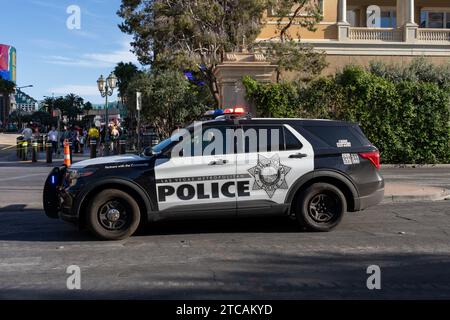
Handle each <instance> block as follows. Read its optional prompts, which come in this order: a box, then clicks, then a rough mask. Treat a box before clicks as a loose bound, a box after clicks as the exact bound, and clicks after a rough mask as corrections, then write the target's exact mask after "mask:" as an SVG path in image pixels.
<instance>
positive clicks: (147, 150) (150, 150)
mask: <svg viewBox="0 0 450 320" xmlns="http://www.w3.org/2000/svg"><path fill="white" fill-rule="evenodd" d="M158 154H160V152H155V151H154V150H153V148H152V147H147V148H145V149H144V155H145V156H147V157H151V156H156V155H158Z"/></svg>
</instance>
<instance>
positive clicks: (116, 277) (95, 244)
mask: <svg viewBox="0 0 450 320" xmlns="http://www.w3.org/2000/svg"><path fill="white" fill-rule="evenodd" d="M49 170H50V168H48V167H45V166H41V167H34V166H33V167H32V166H31V165H30V166H26V167H24V166H23V165H16V166H12V165H8V166H6V165H3V166H2V165H0V299H5V298H9V299H22V298H28V299H36V298H44V299H55V298H63V299H71V298H81V299H92V298H117V299H125V298H148V299H155V298H160V299H175V298H181V299H216V298H226V299H243V298H257V299H312V298H319V299H330V298H358V299H360V298H369V299H380V298H400V299H412V298H414V299H415V298H425V299H436V298H437V299H442V298H446V299H449V298H450V245H449V244H450V219H449V216H450V202H449V201H442V202H433V203H431V202H429V203H409V204H386V205H380V206H377V207H375V208H372V209H369V210H367V211H365V212H363V213H358V214H348V215H347V216H346V217H345V219H344V221H343V223H342V224H341V226H340V227H339V228H338V229H337V230H335V231H334V232H331V233H326V234H324V233H307V232H300V231H299V230H298V228H297V227H296V225H295V223H294V222H293V221H291V220H289V219H287V218H286V219H267V218H265V219H253V220H247V219H246V220H216V221H191V222H170V223H158V224H154V225H152V226H150V227H149V228H147V229H145V230H143V231H141V232H140V233H139V234H138V235H137V236H134V237H132V238H130V239H128V240H125V241H120V242H99V241H97V240H95V239H93V238H92V237H91V236H90V235H89V234H88V233H86V232H79V231H78V230H76V229H75V228H74V227H72V226H71V225H68V224H66V223H64V222H62V221H58V220H50V219H48V218H47V217H46V216H45V215H44V213H43V212H42V210H39V203H40V197H41V188H42V183H43V181H44V179H45V176H46V174H47V173H48V171H49ZM402 170H403V169H402ZM395 174H397V173H395V172H392V173H391V174H390V175H388V177H387V178H388V179H390V178H389V177H391V176H394V175H395ZM424 174H425V176H426V174H429V173H424ZM443 174H444V173H440V172H438V173H437V174H436V175H437V176H443ZM437 178H438V177H437ZM392 179H394V178H392ZM446 181H447V180H445V178H444V181H443V182H444V183H445V182H446ZM34 206H36V207H35V208H34ZM70 265H77V266H79V267H80V269H81V290H75V291H71V290H68V289H67V288H66V280H67V277H68V276H69V274H66V268H67V267H68V266H70ZM369 265H378V266H379V267H380V268H381V286H382V287H381V290H375V291H371V290H368V289H367V287H366V280H367V277H368V276H369V275H368V274H367V273H366V269H367V267H368V266H369Z"/></svg>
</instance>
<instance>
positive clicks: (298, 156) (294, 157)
mask: <svg viewBox="0 0 450 320" xmlns="http://www.w3.org/2000/svg"><path fill="white" fill-rule="evenodd" d="M307 156H308V155H307V154H306V153H295V154H291V155H290V156H289V158H290V159H302V158H306V157H307Z"/></svg>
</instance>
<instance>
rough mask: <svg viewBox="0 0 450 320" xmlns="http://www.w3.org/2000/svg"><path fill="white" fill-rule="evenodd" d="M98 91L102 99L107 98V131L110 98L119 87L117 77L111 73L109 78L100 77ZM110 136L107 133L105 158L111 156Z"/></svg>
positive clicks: (107, 127)
mask: <svg viewBox="0 0 450 320" xmlns="http://www.w3.org/2000/svg"><path fill="white" fill-rule="evenodd" d="M97 85H98V90H99V91H100V94H101V96H102V98H105V100H106V101H105V125H106V128H105V130H108V129H109V114H108V97H110V96H112V94H113V92H114V89H115V88H116V87H117V77H116V75H115V74H114V73H113V72H111V74H110V75H109V76H108V78H106V80H105V78H103V75H101V76H100V78H98V80H97ZM109 148H110V145H109V134H108V132H105V149H104V153H105V156H109Z"/></svg>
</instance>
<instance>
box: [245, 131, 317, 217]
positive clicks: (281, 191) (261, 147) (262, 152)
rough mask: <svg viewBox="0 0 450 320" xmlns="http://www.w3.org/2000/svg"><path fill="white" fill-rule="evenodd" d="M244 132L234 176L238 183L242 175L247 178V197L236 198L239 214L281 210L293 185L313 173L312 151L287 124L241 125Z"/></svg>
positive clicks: (307, 143)
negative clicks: (305, 175)
mask: <svg viewBox="0 0 450 320" xmlns="http://www.w3.org/2000/svg"><path fill="white" fill-rule="evenodd" d="M255 132H256V141H252V140H251V138H250V137H252V136H254V134H255ZM243 133H244V135H243V139H244V142H243V145H244V148H243V150H241V151H243V152H239V153H238V156H237V174H238V177H242V179H241V180H244V178H243V177H244V175H247V179H250V188H249V193H250V196H249V197H240V196H238V199H237V210H238V215H239V214H244V213H245V214H247V213H249V212H251V213H252V214H266V213H267V214H272V213H274V212H277V211H282V210H283V208H284V207H285V204H284V203H285V199H286V196H287V194H288V191H289V189H290V187H291V186H292V185H293V183H294V182H295V181H296V180H297V179H299V178H300V177H301V176H303V175H304V174H306V173H308V172H311V171H313V170H314V151H313V148H312V146H311V144H310V143H309V142H308V141H307V140H306V139H305V138H304V137H303V136H302V135H301V134H299V133H298V132H297V131H296V130H295V129H293V128H292V127H291V126H289V125H258V126H255V125H244V126H243ZM253 140H254V138H253ZM255 143H256V145H255ZM241 180H240V179H238V182H239V181H241ZM261 208H263V209H265V210H259V209H261ZM255 209H256V210H255Z"/></svg>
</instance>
